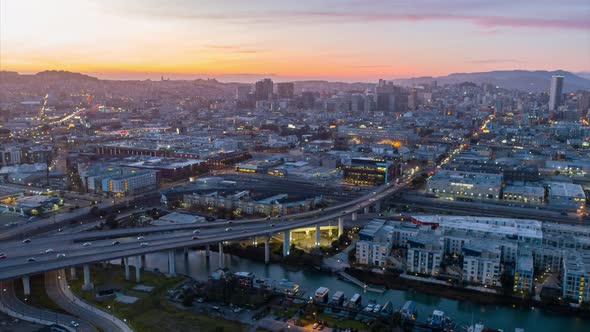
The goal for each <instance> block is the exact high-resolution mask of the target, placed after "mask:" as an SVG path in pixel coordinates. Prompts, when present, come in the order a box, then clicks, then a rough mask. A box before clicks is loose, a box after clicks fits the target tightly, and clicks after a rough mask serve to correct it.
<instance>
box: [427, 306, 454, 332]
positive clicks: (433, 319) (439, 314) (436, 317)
mask: <svg viewBox="0 0 590 332" xmlns="http://www.w3.org/2000/svg"><path fill="white" fill-rule="evenodd" d="M426 322H427V323H428V325H430V327H431V328H435V329H441V330H448V329H453V328H454V326H455V324H454V323H453V320H452V319H451V318H449V317H448V316H445V313H444V311H441V310H434V311H433V312H432V314H431V315H430V316H428V319H427V320H426Z"/></svg>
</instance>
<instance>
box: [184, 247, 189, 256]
mask: <svg viewBox="0 0 590 332" xmlns="http://www.w3.org/2000/svg"><path fill="white" fill-rule="evenodd" d="M184 256H185V257H186V256H188V248H184Z"/></svg>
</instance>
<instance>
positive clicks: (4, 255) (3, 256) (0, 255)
mask: <svg viewBox="0 0 590 332" xmlns="http://www.w3.org/2000/svg"><path fill="white" fill-rule="evenodd" d="M4 258H8V256H6V254H5V253H0V259H4Z"/></svg>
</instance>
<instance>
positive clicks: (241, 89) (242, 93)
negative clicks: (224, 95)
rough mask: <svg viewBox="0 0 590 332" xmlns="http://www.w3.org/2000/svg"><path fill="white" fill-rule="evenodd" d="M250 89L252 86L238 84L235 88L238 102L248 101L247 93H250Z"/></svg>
mask: <svg viewBox="0 0 590 332" xmlns="http://www.w3.org/2000/svg"><path fill="white" fill-rule="evenodd" d="M250 90H252V88H251V87H250V86H249V85H240V86H238V87H237V88H236V99H237V100H238V101H239V102H246V101H248V95H249V94H250Z"/></svg>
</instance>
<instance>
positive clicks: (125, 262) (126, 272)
mask: <svg viewBox="0 0 590 332" xmlns="http://www.w3.org/2000/svg"><path fill="white" fill-rule="evenodd" d="M123 264H124V265H125V280H129V279H130V277H129V257H125V258H123Z"/></svg>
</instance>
